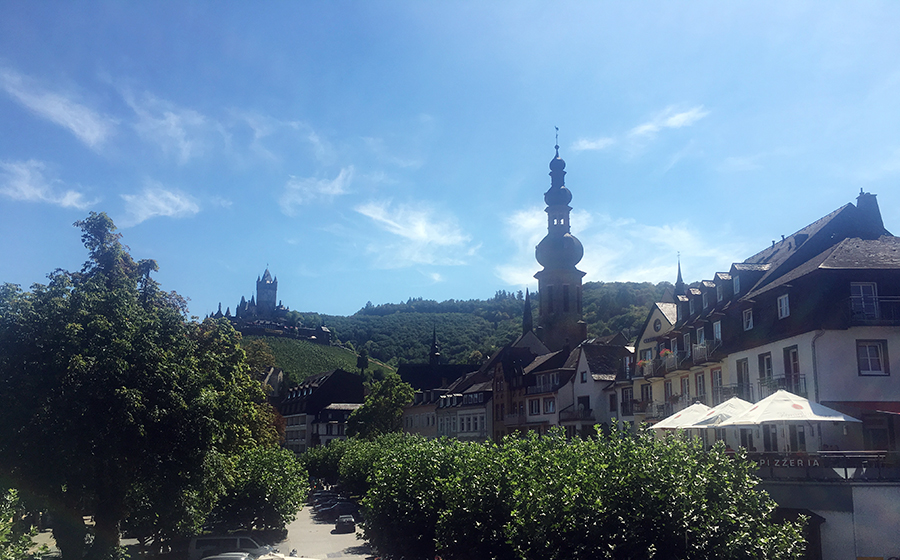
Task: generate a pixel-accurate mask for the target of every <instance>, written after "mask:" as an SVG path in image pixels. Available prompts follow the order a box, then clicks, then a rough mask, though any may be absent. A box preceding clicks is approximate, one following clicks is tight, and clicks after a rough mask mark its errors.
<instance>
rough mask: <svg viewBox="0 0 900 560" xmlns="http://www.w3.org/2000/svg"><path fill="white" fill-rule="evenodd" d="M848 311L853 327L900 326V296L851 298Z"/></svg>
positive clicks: (848, 302)
mask: <svg viewBox="0 0 900 560" xmlns="http://www.w3.org/2000/svg"><path fill="white" fill-rule="evenodd" d="M846 310H847V313H848V315H849V319H850V324H851V325H853V326H861V325H876V326H877V325H886V326H898V325H900V296H880V297H861V298H850V299H849V300H847V306H846Z"/></svg>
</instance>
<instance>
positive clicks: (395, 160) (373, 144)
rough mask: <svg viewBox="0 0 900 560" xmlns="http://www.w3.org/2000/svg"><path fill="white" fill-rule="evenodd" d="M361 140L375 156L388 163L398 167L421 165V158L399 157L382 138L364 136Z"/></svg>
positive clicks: (416, 166)
mask: <svg viewBox="0 0 900 560" xmlns="http://www.w3.org/2000/svg"><path fill="white" fill-rule="evenodd" d="M362 141H363V143H364V144H365V145H366V147H367V148H368V149H369V150H370V151H371V152H372V153H373V154H375V157H377V158H378V159H379V160H380V161H383V162H385V163H387V164H389V165H393V166H395V167H400V168H418V167H421V166H422V160H420V159H417V158H411V157H401V156H399V155H397V154H396V153H393V151H392V150H391V149H389V148H388V147H387V145H386V143H385V141H384V139H383V138H373V137H369V136H364V137H363V138H362Z"/></svg>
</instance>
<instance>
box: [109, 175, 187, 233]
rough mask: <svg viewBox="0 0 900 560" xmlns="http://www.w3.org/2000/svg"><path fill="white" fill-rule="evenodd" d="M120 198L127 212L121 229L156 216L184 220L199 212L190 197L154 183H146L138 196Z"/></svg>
mask: <svg viewBox="0 0 900 560" xmlns="http://www.w3.org/2000/svg"><path fill="white" fill-rule="evenodd" d="M121 197H122V200H124V201H125V204H126V212H127V216H126V218H125V221H124V223H123V227H129V226H135V225H137V224H139V223H141V222H144V221H146V220H149V219H150V218H155V217H157V216H165V217H169V218H185V217H187V216H193V215H194V214H197V213H198V212H200V206H199V205H198V204H197V203H196V202H195V201H194V199H193V198H192V197H191V196H190V195H187V194H185V193H182V192H180V191H177V190H172V189H166V188H164V187H163V186H162V185H160V184H159V183H155V182H148V184H147V186H146V187H144V190H142V191H141V192H140V194H123V195H121Z"/></svg>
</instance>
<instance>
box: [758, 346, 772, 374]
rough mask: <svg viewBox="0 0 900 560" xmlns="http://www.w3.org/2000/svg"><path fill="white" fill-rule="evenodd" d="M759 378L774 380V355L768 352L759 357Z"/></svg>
mask: <svg viewBox="0 0 900 560" xmlns="http://www.w3.org/2000/svg"><path fill="white" fill-rule="evenodd" d="M759 377H760V379H771V378H772V353H771V352H766V353H765V354H760V355H759Z"/></svg>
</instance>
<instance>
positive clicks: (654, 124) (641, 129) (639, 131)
mask: <svg viewBox="0 0 900 560" xmlns="http://www.w3.org/2000/svg"><path fill="white" fill-rule="evenodd" d="M676 111H677V110H676V109H675V107H671V106H670V107H666V109H665V110H664V111H662V112H661V113H659V114H658V115H656V116H655V117H653V118H652V119H651V120H649V121H647V122H645V123H642V124H639V125H638V126H636V127H634V128H632V129H631V131H630V132H629V133H628V134H629V136H632V137H652V136H655V135H656V134H657V133H658V132H659V131H661V130H662V129H664V128H683V127H685V126H691V125H692V124H694V123H695V122H697V121H699V120H700V119H702V118H703V117H705V116H707V115H708V114H709V111H706V110H704V109H703V106H702V105H698V106H697V107H693V108H691V109H688V110H687V111H681V112H676Z"/></svg>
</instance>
